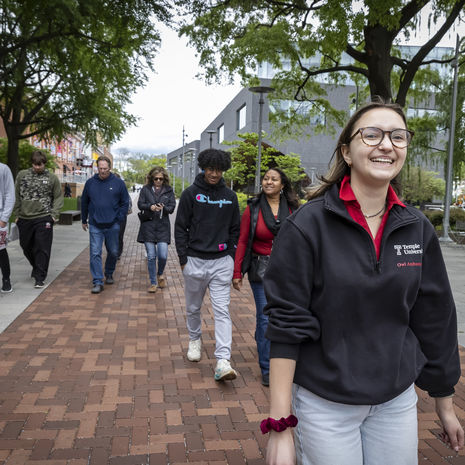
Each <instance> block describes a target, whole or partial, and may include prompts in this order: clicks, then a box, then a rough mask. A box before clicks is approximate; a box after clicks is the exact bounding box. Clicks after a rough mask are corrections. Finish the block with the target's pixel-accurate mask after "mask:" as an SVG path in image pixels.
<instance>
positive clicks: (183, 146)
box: [181, 126, 187, 192]
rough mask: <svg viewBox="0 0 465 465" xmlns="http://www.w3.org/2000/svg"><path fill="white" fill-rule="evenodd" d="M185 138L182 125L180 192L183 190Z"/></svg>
mask: <svg viewBox="0 0 465 465" xmlns="http://www.w3.org/2000/svg"><path fill="white" fill-rule="evenodd" d="M186 138H187V134H186V132H185V131H184V126H183V127H182V161H181V163H182V192H184V154H185V151H184V149H185V145H184V139H186Z"/></svg>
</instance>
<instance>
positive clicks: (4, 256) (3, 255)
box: [0, 249, 10, 281]
mask: <svg viewBox="0 0 465 465" xmlns="http://www.w3.org/2000/svg"><path fill="white" fill-rule="evenodd" d="M0 270H1V272H2V279H3V280H5V281H6V280H7V279H10V259H9V258H8V252H7V251H6V249H2V250H0Z"/></svg>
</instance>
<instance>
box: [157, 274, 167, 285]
mask: <svg viewBox="0 0 465 465" xmlns="http://www.w3.org/2000/svg"><path fill="white" fill-rule="evenodd" d="M158 287H159V288H160V289H164V288H165V287H166V279H165V275H164V274H161V275H160V276H158Z"/></svg>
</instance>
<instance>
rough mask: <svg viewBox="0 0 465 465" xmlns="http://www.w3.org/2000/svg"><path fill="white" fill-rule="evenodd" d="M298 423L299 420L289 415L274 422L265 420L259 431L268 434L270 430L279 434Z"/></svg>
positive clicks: (268, 419)
mask: <svg viewBox="0 0 465 465" xmlns="http://www.w3.org/2000/svg"><path fill="white" fill-rule="evenodd" d="M297 423H299V420H297V418H296V417H295V416H294V415H289V416H288V417H287V418H284V417H283V418H281V419H279V420H275V419H274V418H266V419H265V420H262V422H261V423H260V429H261V430H262V433H263V434H266V433H269V432H270V431H271V430H273V431H276V432H278V433H280V432H281V431H284V430H285V429H287V428H293V427H294V426H296V425H297Z"/></svg>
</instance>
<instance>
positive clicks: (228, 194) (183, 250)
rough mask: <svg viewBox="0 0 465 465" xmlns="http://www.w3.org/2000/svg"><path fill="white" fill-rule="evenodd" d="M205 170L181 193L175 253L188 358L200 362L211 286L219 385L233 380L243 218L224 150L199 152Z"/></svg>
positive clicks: (176, 226) (234, 375) (227, 154)
mask: <svg viewBox="0 0 465 465" xmlns="http://www.w3.org/2000/svg"><path fill="white" fill-rule="evenodd" d="M198 165H199V167H200V168H201V169H202V170H203V171H202V172H201V173H200V174H198V175H197V176H196V178H195V180H194V183H193V184H192V185H191V186H189V187H188V188H187V189H186V190H185V191H184V192H183V193H182V195H181V198H180V201H179V205H178V211H177V215H176V222H175V228H174V234H175V242H176V250H177V253H178V256H179V263H180V265H181V268H182V270H183V275H184V283H185V297H186V309H187V330H188V332H189V349H188V351H187V359H188V360H190V361H193V362H198V361H199V360H200V358H201V349H202V342H201V335H202V330H201V317H200V308H201V306H202V302H203V298H204V295H205V292H206V290H207V288H208V289H209V290H210V299H211V303H212V307H213V313H214V319H215V341H216V348H215V357H216V359H217V363H216V368H215V375H214V378H215V380H216V381H222V380H232V379H235V378H236V376H237V372H236V371H235V370H234V369H233V368H232V367H231V363H230V360H231V344H232V321H231V316H230V314H229V302H230V291H231V280H232V276H233V268H234V254H235V251H236V245H237V240H238V238H239V229H240V214H239V204H238V201H237V196H236V194H235V193H234V192H233V191H232V190H231V189H229V188H228V187H226V184H225V182H224V179H223V172H224V171H226V170H228V169H229V168H230V167H231V156H230V154H229V153H227V152H225V151H223V150H217V149H207V150H204V151H202V152H200V154H199V156H198Z"/></svg>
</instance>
